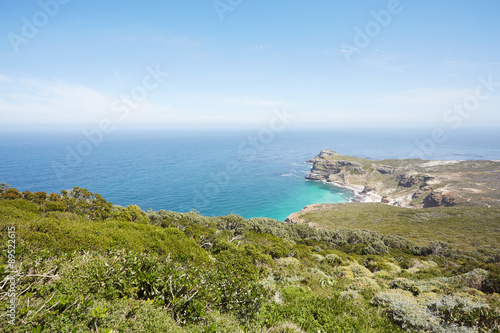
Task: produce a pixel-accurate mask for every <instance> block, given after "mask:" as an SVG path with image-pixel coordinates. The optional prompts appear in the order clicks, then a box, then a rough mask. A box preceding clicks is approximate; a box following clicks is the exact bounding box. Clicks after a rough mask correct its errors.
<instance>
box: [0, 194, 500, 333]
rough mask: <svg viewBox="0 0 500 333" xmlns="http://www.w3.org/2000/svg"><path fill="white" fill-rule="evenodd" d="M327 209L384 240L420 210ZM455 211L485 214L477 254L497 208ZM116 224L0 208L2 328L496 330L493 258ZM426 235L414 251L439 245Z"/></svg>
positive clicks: (233, 227)
mask: <svg viewBox="0 0 500 333" xmlns="http://www.w3.org/2000/svg"><path fill="white" fill-rule="evenodd" d="M335 207H337V210H336V211H333V212H332V211H330V212H328V213H327V211H323V213H322V214H323V215H321V214H320V215H317V219H318V221H317V222H318V223H320V222H321V221H332V222H335V221H337V223H339V221H340V222H341V221H345V220H349V221H354V220H356V221H357V222H356V223H360V225H359V226H358V225H356V228H358V227H363V228H364V227H368V225H370V224H371V225H372V226H374V225H382V224H385V226H386V227H387V229H386V232H387V233H388V234H391V233H393V232H392V231H391V230H390V228H389V227H388V226H389V222H390V221H392V222H394V223H398V222H397V221H399V220H401V219H402V220H403V221H406V220H405V219H408V222H400V223H401V225H403V226H406V229H404V230H405V232H409V233H414V234H415V233H419V232H421V231H420V229H421V228H420V227H419V226H420V224H418V223H417V224H414V223H412V222H411V220H412V219H413V218H415V216H413V214H414V213H413V212H421V213H422V212H423V211H409V210H401V209H397V208H395V207H388V206H380V207H384V208H380V207H379V206H377V205H364V206H357V205H351V206H349V205H345V206H343V205H338V206H335ZM425 212H431V213H435V214H437V215H436V216H434V215H432V216H422V215H421V216H419V218H420V219H422V220H424V219H426V218H428V219H430V220H432V221H436V220H435V218H437V216H442V214H444V213H443V212H444V211H441V210H428V211H425ZM456 214H457V216H464V221H463V222H460V223H463V225H464V226H465V225H466V224H467V223H471V221H475V219H476V217H477V216H478V215H480V216H482V217H485V216H486V218H485V220H488V221H489V222H488V223H490V224H484V225H482V227H484V228H485V229H484V230H483V232H481V229H480V228H476V230H475V232H476V233H477V235H480V234H482V235H483V236H484V237H486V238H485V239H484V240H482V241H481V242H482V244H481V246H484V247H486V245H485V244H486V242H488V241H493V240H494V239H497V238H495V237H497V236H495V235H494V234H493V233H492V232H491V231H492V230H494V229H492V228H494V227H492V226H493V225H494V219H495V215H496V216H498V211H492V213H491V214H492V215H491V217H487V215H488V214H485V213H484V211H483V212H481V211H479V210H478V211H471V212H470V214H469V215H467V214H466V213H464V212H460V211H456ZM142 215H144V216H146V214H144V213H142ZM445 215H446V214H445ZM119 216H122V215H120V214H115V215H112V216H110V217H109V218H107V219H106V220H100V219H96V220H91V219H89V218H87V217H85V216H83V215H81V214H75V213H73V212H71V211H69V212H68V211H66V212H58V211H47V202H46V203H42V204H34V203H31V202H28V201H26V200H21V199H16V200H0V241H1V247H0V259H1V262H5V261H6V259H7V258H6V249H7V248H6V244H7V227H8V226H10V225H15V226H16V229H17V232H16V237H17V238H16V244H17V252H16V260H17V263H18V267H19V273H18V275H16V283H17V287H16V289H17V292H18V299H17V319H16V320H17V323H18V325H17V326H11V325H10V324H8V323H7V317H6V316H0V327H2V329H3V330H4V331H6V332H26V331H28V332H39V331H41V332H59V331H64V332H68V331H74V332H169V331H170V332H243V331H246V332H402V331H403V329H402V328H405V329H406V330H407V331H411V330H416V331H431V332H432V331H436V332H437V331H439V332H450V333H451V332H456V330H455V328H454V326H453V325H455V326H456V325H459V326H463V328H464V330H463V332H476V329H475V328H479V327H480V328H481V329H484V331H486V332H496V331H495V330H494V327H495V326H498V322H499V321H500V313H499V312H498V306H499V304H500V296H499V295H498V294H493V293H492V291H496V292H498V291H500V269H499V267H498V263H497V261H498V258H497V259H495V257H494V256H488V257H485V256H480V255H478V256H476V255H475V254H474V253H469V254H465V255H464V254H461V253H460V252H456V251H454V250H452V249H447V250H446V251H443V249H442V246H438V247H432V246H431V247H426V246H423V247H422V246H420V247H419V246H417V245H412V243H410V242H407V241H405V240H404V239H401V238H394V237H393V238H391V237H386V236H383V235H380V234H376V233H373V232H363V231H357V230H350V231H346V230H343V231H341V232H339V233H335V232H325V231H322V230H317V229H314V228H310V227H308V226H307V225H292V224H283V223H281V222H279V221H275V220H271V219H252V220H245V219H243V218H241V217H238V216H234V215H231V216H226V217H204V216H201V215H199V214H196V213H186V214H181V213H174V212H165V211H160V212H151V213H149V214H148V215H147V217H148V219H147V220H149V221H147V222H144V223H137V222H132V221H127V220H126V219H123V218H118V217H119ZM123 216H125V215H123ZM376 216H379V217H380V219H381V220H383V219H384V218H383V217H384V216H385V222H376V220H377V218H375V217H376ZM312 217H313V215H311V218H312ZM327 217H328V218H327ZM353 217H354V218H353ZM469 217H470V220H468V221H467V220H465V219H466V218H469ZM433 219H434V220H433ZM365 220H367V221H371V222H363V221H365ZM448 220H449V221H452V220H453V218H452V217H451V215H450V216H449V217H448ZM137 221H142V220H140V219H139V220H137ZM449 221H448V222H446V225H442V226H441V229H440V230H441V231H440V232H442V233H443V234H449V235H451V234H452V231H450V227H451V230H454V228H455V227H456V225H455V226H453V225H452V224H450V223H449ZM497 222H498V220H497ZM325 223H326V222H325ZM361 223H366V226H365V225H361ZM325 225H326V224H325ZM413 226H417V228H414V227H413ZM350 227H353V226H350ZM371 229H375V228H374V227H373V228H371ZM380 230H381V229H380ZM384 230H385V229H384ZM432 230H433V232H429V233H427V234H426V237H427V238H426V240H425V241H423V240H421V239H419V242H421V243H425V242H426V241H432V240H439V239H445V238H442V237H441V235H440V234H439V233H438V232H436V230H437V229H432ZM495 232H498V230H496V231H495ZM496 235H498V234H496ZM466 248H470V249H472V243H471V245H469V246H467V247H466ZM487 261H488V262H487ZM5 268H6V267H5V266H0V279H2V280H3V282H2V283H1V285H2V290H0V310H1V311H2V313H4V311H5V310H6V306H7V304H8V303H7V302H8V297H7V290H6V289H4V287H5V286H6V285H7V286H8V284H7V282H6V281H7V280H5V279H6V277H7V275H6V272H5V271H4V270H5ZM484 293H486V294H484ZM37 327H39V330H38V328H37Z"/></svg>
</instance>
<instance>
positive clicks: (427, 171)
mask: <svg viewBox="0 0 500 333" xmlns="http://www.w3.org/2000/svg"><path fill="white" fill-rule="evenodd" d="M307 162H308V163H312V164H313V166H312V169H311V172H310V173H309V174H308V175H307V176H306V179H309V180H315V181H325V182H328V183H332V184H335V185H338V186H342V187H346V188H349V189H351V190H352V191H354V192H355V196H356V201H380V202H383V203H387V204H392V205H398V206H404V207H416V208H421V207H423V208H426V207H437V206H455V205H474V206H500V193H499V188H500V161H499V160H476V161H430V160H420V159H401V160H382V161H374V160H369V159H364V158H358V157H353V156H344V155H341V154H339V153H336V152H334V151H332V150H329V149H323V150H322V151H321V153H320V154H319V155H318V156H316V157H314V158H313V159H311V160H309V161H307Z"/></svg>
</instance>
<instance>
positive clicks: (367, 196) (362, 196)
mask: <svg viewBox="0 0 500 333" xmlns="http://www.w3.org/2000/svg"><path fill="white" fill-rule="evenodd" d="M321 182H323V183H325V184H329V185H332V186H335V187H338V188H341V189H344V190H348V191H350V192H352V193H353V196H354V198H352V199H351V200H350V201H348V202H382V196H380V195H378V194H377V193H375V192H373V191H368V192H365V187H364V186H358V185H353V184H349V185H343V184H340V183H337V182H332V181H327V180H321Z"/></svg>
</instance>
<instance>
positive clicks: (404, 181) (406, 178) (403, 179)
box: [396, 173, 423, 187]
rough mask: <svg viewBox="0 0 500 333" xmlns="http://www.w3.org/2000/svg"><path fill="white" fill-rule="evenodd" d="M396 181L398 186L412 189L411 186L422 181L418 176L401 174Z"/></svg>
mask: <svg viewBox="0 0 500 333" xmlns="http://www.w3.org/2000/svg"><path fill="white" fill-rule="evenodd" d="M396 180H397V181H398V186H403V187H412V186H413V185H415V184H417V183H419V182H421V181H422V180H423V179H422V177H420V176H415V175H410V174H406V173H403V174H400V175H398V177H397V178H396Z"/></svg>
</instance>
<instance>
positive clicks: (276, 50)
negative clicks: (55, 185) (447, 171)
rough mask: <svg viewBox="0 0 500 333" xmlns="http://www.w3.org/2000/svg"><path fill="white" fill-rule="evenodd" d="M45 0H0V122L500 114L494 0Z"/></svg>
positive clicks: (374, 121)
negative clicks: (132, 100) (143, 90)
mask: <svg viewBox="0 0 500 333" xmlns="http://www.w3.org/2000/svg"><path fill="white" fill-rule="evenodd" d="M54 1H57V0H42V1H40V2H41V3H48V4H50V3H52V5H51V6H49V7H48V8H49V9H48V11H49V12H50V13H49V14H53V15H52V16H50V15H49V14H44V12H43V9H42V7H41V6H40V4H39V1H32V0H23V1H2V2H1V4H0V125H4V126H5V125H7V126H10V125H14V124H31V125H45V124H73V125H84V124H94V123H98V122H99V121H100V120H101V119H103V118H106V117H111V118H112V119H113V121H115V122H123V123H124V124H155V125H164V126H184V125H197V124H205V125H206V126H216V125H226V126H227V125H238V124H263V123H266V122H267V121H268V120H269V119H270V118H271V117H272V115H273V109H274V108H276V107H286V109H287V110H288V112H290V113H293V114H294V115H295V116H296V118H295V119H294V122H295V123H296V124H298V125H303V126H322V127H324V126H332V127H336V126H373V127H376V126H386V125H395V126H405V125H407V126H417V125H422V126H440V124H445V125H446V124H448V125H452V124H454V123H455V121H456V122H457V123H458V119H459V118H460V125H461V126H492V125H493V126H498V125H499V124H500V98H499V96H500V84H499V85H497V86H495V85H493V89H491V91H489V90H487V89H488V87H485V85H484V84H482V83H481V79H480V78H481V77H483V78H484V79H485V80H488V78H489V80H492V81H494V82H500V19H499V15H500V1H498V0H478V1H470V0H453V1H451V0H444V1H430V0H419V1H415V0H413V1H410V0H401V1H399V4H397V3H398V1H393V0H391V1H364V2H360V1H327V0H323V1H314V2H313V1H306V0H302V1H299V0H273V1H264V0H261V1H259V0H252V1H250V0H243V1H237V0H232V1H231V0H230V1H228V0H222V1H220V2H219V4H220V3H225V4H226V6H230V9H231V10H227V11H225V12H221V10H222V9H220V8H223V7H220V8H219V12H218V11H217V9H216V8H215V7H214V3H213V1H212V0H196V1H195V0H182V1H179V0H175V1H173V0H162V1H152V0H145V1H130V0H107V1H102V0H99V1H98V0H64V1H63V0H60V1H61V2H67V3H65V4H60V3H58V8H57V10H56V9H55V8H54V6H53V3H54ZM238 2H240V3H239V4H238ZM229 3H233V5H230V4H229ZM228 8H229V7H226V9H228ZM391 9H392V11H393V13H391V12H390V11H389V10H391ZM46 11H47V10H46ZM51 11H52V12H51ZM373 11H374V12H377V13H380V11H386V12H385V13H387V12H389V13H390V18H387V16H383V15H382V18H380V20H381V23H378V22H377V21H376V20H375V18H374V16H373V15H372V14H371V13H372V12H373ZM219 14H220V15H221V16H222V17H223V20H221V18H220V15H219ZM23 18H25V19H24V20H23ZM37 20H38V21H37ZM35 23H36V24H38V26H39V27H38V28H37V27H36V25H35ZM31 24H33V25H34V26H35V28H36V29H38V31H37V32H33V31H32V30H30V29H29V27H27V25H28V26H29V25H31ZM357 28H359V30H361V31H362V33H363V34H365V33H368V34H370V35H371V37H370V36H368V38H369V43H364V44H367V45H363V43H360V42H359V36H358V40H357V42H358V43H357V44H356V39H355V37H356V34H358V33H357V32H356V31H359V30H356V29H357ZM366 29H372V30H366ZM23 30H24V32H23ZM365 42H366V38H365ZM346 45H347V46H348V47H346ZM351 47H352V48H351ZM348 58H349V59H350V60H351V61H348ZM155 68H160V71H162V72H166V73H168V74H169V75H168V77H166V78H165V79H163V81H162V82H161V83H160V84H158V86H157V87H156V88H154V89H151V90H148V91H147V95H146V96H145V97H144V100H143V101H141V102H140V103H138V105H137V106H135V104H134V106H133V107H132V106H128V108H129V109H128V110H127V115H126V116H124V114H125V112H124V109H123V107H124V104H123V103H122V102H121V101H120V99H121V96H124V95H130V94H131V92H133V91H134V89H136V90H135V92H139V91H140V87H141V85H143V80H144V79H145V78H146V79H147V80H148V82H149V83H151V84H152V83H153V81H151V80H150V79H151V78H147V76H148V75H149V74H148V69H149V71H151V70H154V69H155ZM137 87H139V88H137ZM476 88H478V89H480V93H481V96H482V99H481V100H480V101H479V103H477V105H476V104H475V102H474V100H471V98H473V97H474V94H475V90H476ZM489 88H492V87H491V86H490V87H489ZM137 89H139V90H137ZM485 95H488V96H487V97H484V96H485ZM476 102H477V101H476ZM464 103H470V104H469V106H468V108H469V109H470V111H467V113H461V114H460V113H458V111H452V110H451V108H452V107H453V106H454V105H455V104H458V105H463V104H464ZM120 106H121V107H122V109H119V107H120ZM113 107H114V108H115V109H113ZM119 110H122V111H123V114H121V113H120V112H119ZM113 111H116V112H115V113H113ZM118 115H121V116H123V117H118ZM113 117H114V118H113ZM453 119H454V120H453Z"/></svg>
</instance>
